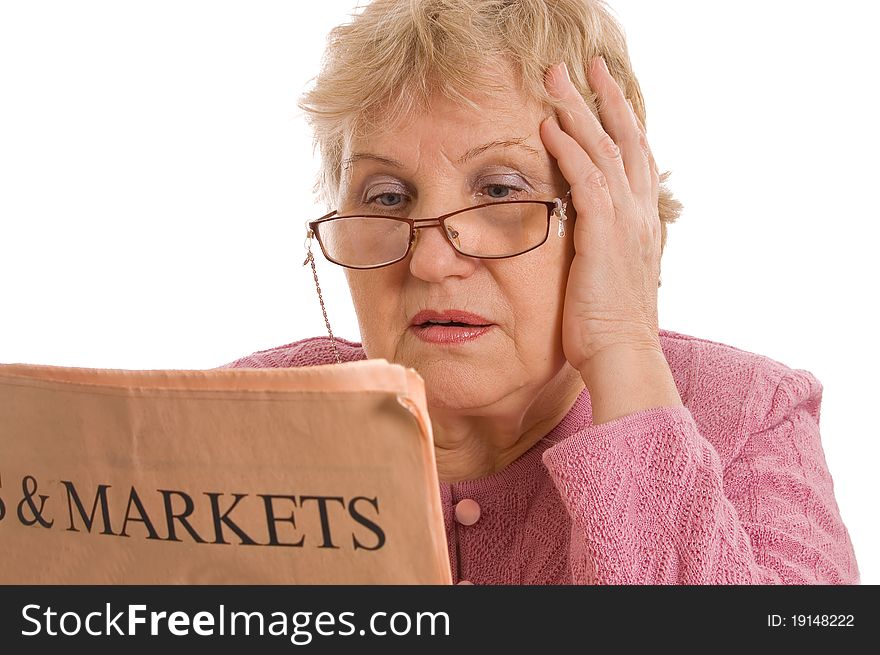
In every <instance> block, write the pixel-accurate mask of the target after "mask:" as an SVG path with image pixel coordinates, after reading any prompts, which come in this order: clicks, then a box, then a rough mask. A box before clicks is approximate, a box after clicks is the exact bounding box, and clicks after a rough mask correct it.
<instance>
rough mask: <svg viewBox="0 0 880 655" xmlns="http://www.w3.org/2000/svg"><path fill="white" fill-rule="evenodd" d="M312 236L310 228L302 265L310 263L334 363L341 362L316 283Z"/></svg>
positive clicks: (316, 272) (319, 288) (319, 289)
mask: <svg viewBox="0 0 880 655" xmlns="http://www.w3.org/2000/svg"><path fill="white" fill-rule="evenodd" d="M313 236H314V232H313V231H312V230H309V231H308V235H307V236H306V249H307V250H308V254H307V255H306V259H305V261H304V262H303V263H302V265H303V266H305V265H306V264H311V265H312V275H313V276H314V277H315V289H317V290H318V302H320V303H321V311H322V312H323V313H324V324H325V325H326V326H327V334H329V335H330V343H331V344H332V346H333V354H334V355H336V363H337V364H341V363H342V358H341V357H340V356H339V348H337V347H336V339H335V338H334V337H333V330H331V329H330V319H328V318H327V308H326V307H325V306H324V297H323V296H322V295H321V285H320V284H318V271H317V269H316V268H315V256H314V255H313V254H312V237H313Z"/></svg>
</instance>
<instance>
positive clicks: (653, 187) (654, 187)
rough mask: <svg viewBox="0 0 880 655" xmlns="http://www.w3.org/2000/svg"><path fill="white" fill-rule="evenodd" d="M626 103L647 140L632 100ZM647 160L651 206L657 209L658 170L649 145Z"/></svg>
mask: <svg viewBox="0 0 880 655" xmlns="http://www.w3.org/2000/svg"><path fill="white" fill-rule="evenodd" d="M626 101H627V102H628V103H629V108H630V109H631V110H632V113H633V116H635V119H636V120H637V121H638V123H639V129H641V130H642V134H644V135H645V139H646V140H647V135H648V131H647V130H646V129H645V124H644V123H643V122H642V119H641V118H639V116H638V114H636V110H635V107H633V105H632V100H630V99H629V98H627V99H626ZM648 159H649V160H650V164H651V165H650V171H651V206H652V207H658V206H659V202H660V169H658V168H657V162H656V161H654V153H653V152H651V147H650V145H649V146H648Z"/></svg>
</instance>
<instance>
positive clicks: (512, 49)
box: [298, 0, 682, 252]
mask: <svg viewBox="0 0 880 655" xmlns="http://www.w3.org/2000/svg"><path fill="white" fill-rule="evenodd" d="M358 9H361V11H360V13H355V14H354V15H353V16H352V20H351V22H349V23H345V24H342V25H338V26H337V27H335V28H333V30H331V32H330V34H329V36H328V38H327V48H326V50H325V52H324V58H323V62H322V67H321V71H320V73H319V75H318V76H317V77H316V78H315V83H314V85H313V86H312V88H311V89H310V90H308V91H307V92H306V93H305V94H304V95H303V96H302V98H301V99H300V101H299V103H298V104H299V107H300V109H302V110H303V111H304V112H305V113H306V119H307V121H308V123H309V125H310V126H311V128H312V130H313V133H314V146H315V148H316V149H317V150H318V151H319V153H320V159H321V168H320V171H319V174H318V180H317V183H316V184H315V189H314V190H315V192H316V193H317V194H318V195H319V197H320V198H321V199H323V200H324V202H325V203H326V204H327V206H328V207H330V208H332V207H334V206H335V205H336V204H337V202H338V196H339V191H340V187H341V184H342V175H343V171H342V158H343V156H344V154H343V153H344V152H345V151H346V150H347V148H349V146H350V141H351V139H352V138H353V137H354V136H355V135H357V136H363V135H366V134H369V133H371V132H372V131H377V130H381V129H382V128H383V126H386V125H391V124H397V123H399V122H406V121H408V120H411V119H412V118H414V117H415V116H417V115H419V114H422V113H424V112H425V111H427V110H428V109H429V107H430V100H431V97H432V96H433V94H434V93H438V92H439V93H441V94H443V95H444V96H446V97H449V98H451V99H453V100H455V101H457V102H460V103H462V104H463V105H470V106H472V105H473V103H472V102H471V101H470V100H469V99H468V95H469V94H470V92H471V91H472V90H473V89H480V90H482V91H485V92H491V89H492V88H493V87H494V88H499V87H498V86H497V83H496V82H494V81H493V80H492V79H491V78H490V77H487V75H486V74H484V71H485V70H486V67H484V66H483V65H482V64H488V63H491V62H495V61H498V60H501V61H504V62H505V63H507V64H509V65H512V66H513V69H514V72H515V73H516V74H517V75H518V76H519V79H520V80H521V83H522V88H523V90H524V91H525V93H526V94H527V95H529V96H530V97H533V98H535V99H537V100H538V101H539V102H541V103H544V104H545V105H548V106H549V107H552V108H555V107H557V106H558V101H556V99H554V98H553V97H552V96H550V95H549V94H548V93H547V91H546V89H545V87H544V75H545V71H546V70H547V68H548V67H549V66H551V65H553V64H554V63H556V62H559V61H564V62H565V63H566V65H567V66H568V70H569V74H570V75H571V79H572V81H573V82H574V85H575V86H576V87H577V89H578V90H579V91H580V93H581V95H582V96H583V97H584V99H585V100H586V102H587V104H588V105H589V106H590V108H591V109H592V111H593V112H594V113H595V114H596V115H597V116H598V111H597V108H596V100H597V95H596V94H594V93H593V92H592V91H591V90H590V89H589V85H588V83H587V66H588V63H589V61H590V60H591V59H592V58H593V57H594V56H596V55H602V56H603V57H604V58H605V61H606V62H607V63H608V68H609V70H610V72H611V74H612V75H613V76H614V78H615V79H616V80H617V82H618V84H620V87H621V89H622V90H623V91H624V93H625V95H626V97H628V98H629V99H630V100H631V101H632V103H633V108H634V109H635V112H636V115H637V116H638V117H639V118H640V119H641V120H642V123H643V124H644V125H646V126H647V121H646V118H645V103H644V99H643V98H642V93H641V90H640V89H639V83H638V80H637V79H636V76H635V75H634V74H633V71H632V66H631V65H630V60H629V53H628V51H627V46H626V40H625V38H624V33H623V29H622V28H621V26H620V25H619V24H618V22H617V21H616V20H615V19H614V17H613V16H612V15H611V13H610V11H609V9H608V7H607V6H606V4H605V2H604V1H603V0H373V1H372V2H370V3H369V4H368V5H366V6H365V7H359V8H358ZM670 174H671V172H670V171H666V172H664V173H663V174H662V175H661V176H660V180H661V182H665V181H666V179H667V178H668V177H669V175H670ZM681 210H682V204H681V203H680V202H679V201H678V200H676V199H675V198H673V197H672V194H671V192H670V191H669V190H668V189H667V188H666V186H665V185H662V184H661V187H660V199H659V213H660V227H661V252H662V249H663V248H665V246H666V226H667V224H668V223H672V222H674V221H675V220H676V219H677V218H678V216H679V215H680V214H681Z"/></svg>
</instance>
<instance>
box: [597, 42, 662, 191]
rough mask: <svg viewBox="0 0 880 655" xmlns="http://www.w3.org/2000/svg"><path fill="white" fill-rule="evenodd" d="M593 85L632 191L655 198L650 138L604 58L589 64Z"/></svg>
mask: <svg viewBox="0 0 880 655" xmlns="http://www.w3.org/2000/svg"><path fill="white" fill-rule="evenodd" d="M589 82H590V87H591V88H592V89H593V90H594V91H596V93H597V94H598V95H599V101H598V105H599V117H600V118H601V122H602V125H603V126H604V129H605V131H606V132H607V133H608V135H609V136H611V138H612V139H614V142H615V143H616V144H617V145H618V146H619V147H620V150H621V155H622V158H623V164H624V166H625V167H626V177H627V180H628V181H629V187H630V189H631V190H632V192H633V193H634V194H635V195H637V196H640V197H642V198H644V199H645V200H647V199H648V198H650V197H651V163H650V150H649V148H648V139H647V136H646V135H645V133H644V132H643V131H642V130H641V129H640V127H639V121H638V118H636V115H635V112H634V111H633V110H632V108H631V107H630V104H629V103H628V102H627V98H626V96H625V95H624V93H623V91H622V90H621V89H620V85H619V84H618V83H617V80H615V79H614V77H612V75H611V73H609V72H608V66H607V65H606V64H605V60H604V59H603V58H602V57H593V60H592V61H591V62H590V67H589Z"/></svg>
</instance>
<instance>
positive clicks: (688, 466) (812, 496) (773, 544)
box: [543, 369, 859, 584]
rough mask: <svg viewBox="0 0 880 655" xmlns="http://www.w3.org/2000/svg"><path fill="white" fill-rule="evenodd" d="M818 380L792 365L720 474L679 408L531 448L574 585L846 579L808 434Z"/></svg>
mask: <svg viewBox="0 0 880 655" xmlns="http://www.w3.org/2000/svg"><path fill="white" fill-rule="evenodd" d="M821 395H822V385H821V383H820V382H819V381H818V380H817V379H816V378H815V377H813V375H812V374H810V373H809V372H808V371H804V370H800V369H798V370H793V371H792V372H790V373H788V374H786V375H785V377H784V378H783V379H782V380H781V382H780V383H779V385H778V387H777V388H776V390H775V392H774V396H773V402H772V403H771V406H770V410H769V412H768V416H766V417H764V419H763V420H762V421H760V423H759V425H757V426H756V428H755V429H754V430H752V431H750V435H749V437H748V439H746V440H745V442H744V445H743V447H742V449H741V451H740V452H739V454H738V455H737V456H736V457H734V458H733V459H732V460H731V461H730V463H729V465H728V466H727V467H726V468H725V469H724V470H722V467H721V462H720V459H719V456H718V453H717V452H716V451H715V449H714V448H713V447H712V445H711V444H710V443H709V442H708V441H707V440H706V439H705V438H704V437H703V436H702V435H701V434H700V432H699V430H698V428H697V425H696V423H695V422H694V418H693V416H692V415H691V412H690V410H689V409H687V408H686V407H683V406H675V407H658V408H653V409H648V410H644V411H640V412H635V413H633V414H630V415H628V416H623V417H620V418H618V419H615V420H613V421H610V422H608V423H603V424H600V425H593V426H590V427H588V428H585V429H583V430H581V431H579V432H578V433H576V434H574V435H572V436H570V437H568V438H566V439H564V440H563V441H561V442H559V443H558V444H556V445H554V446H552V447H550V448H548V449H547V450H546V451H545V452H544V455H543V461H544V464H545V466H546V467H547V468H548V470H549V472H550V476H551V478H552V479H553V482H554V484H555V485H556V488H557V489H558V491H559V493H560V495H561V497H562V499H563V501H564V503H565V505H566V506H567V508H568V511H569V513H570V515H571V518H572V534H571V540H570V553H569V555H570V559H569V565H570V566H571V569H572V577H573V580H574V581H575V582H576V583H578V584H858V582H859V571H858V566H857V564H856V559H855V554H854V552H853V547H852V543H851V541H850V537H849V534H848V533H847V530H846V527H845V526H844V524H843V521H842V520H841V517H840V512H839V510H838V507H837V503H836V501H835V498H834V490H833V482H832V479H831V475H830V474H829V472H828V468H827V465H826V463H825V456H824V453H823V450H822V445H821V441H820V437H819V405H820V403H821Z"/></svg>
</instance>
